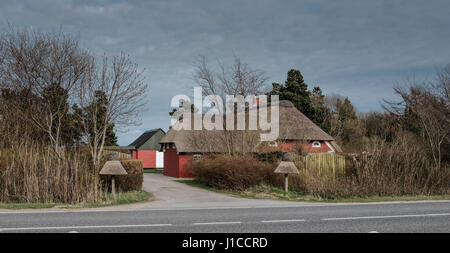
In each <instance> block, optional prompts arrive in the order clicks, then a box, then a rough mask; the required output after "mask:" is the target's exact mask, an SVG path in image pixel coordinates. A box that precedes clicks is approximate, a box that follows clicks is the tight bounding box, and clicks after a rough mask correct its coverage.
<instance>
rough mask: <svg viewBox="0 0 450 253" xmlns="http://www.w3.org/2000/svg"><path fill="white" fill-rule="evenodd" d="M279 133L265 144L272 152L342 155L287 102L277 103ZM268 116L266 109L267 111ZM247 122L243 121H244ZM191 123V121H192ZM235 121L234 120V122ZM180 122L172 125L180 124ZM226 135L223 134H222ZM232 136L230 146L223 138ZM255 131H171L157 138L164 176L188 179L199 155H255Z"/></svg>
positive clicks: (339, 150)
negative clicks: (273, 150) (241, 152)
mask: <svg viewBox="0 0 450 253" xmlns="http://www.w3.org/2000/svg"><path fill="white" fill-rule="evenodd" d="M279 105H280V107H279V109H280V111H279V120H280V121H279V122H280V125H279V127H280V131H279V138H278V140H277V141H274V142H271V143H265V144H267V145H265V146H270V147H272V148H275V149H279V150H282V151H283V152H287V151H290V150H298V149H301V150H302V152H304V153H317V152H342V150H341V149H340V148H339V146H338V145H337V144H336V142H335V141H334V139H333V137H331V136H330V135H328V134H327V133H325V132H324V131H323V130H322V129H320V127H318V126H317V125H315V124H314V123H313V122H312V121H311V120H310V119H308V118H307V117H306V116H305V115H304V114H303V113H301V112H300V111H299V110H297V108H295V107H294V105H293V104H292V103H291V102H289V101H280V102H279ZM267 111H268V115H270V107H268V108H267ZM246 121H247V120H246ZM192 122H193V121H192ZM235 122H236V121H235ZM180 123H181V121H179V122H177V123H176V124H180ZM224 132H226V133H224ZM227 134H229V135H230V136H233V138H231V139H232V140H235V141H234V142H233V143H231V144H230V143H229V142H227V141H226V140H225V139H226V138H227V137H226V135H227ZM259 134H260V132H259V131H249V130H247V131H242V130H241V131H238V130H234V131H218V130H212V131H207V130H179V131H177V130H173V129H170V130H169V131H168V132H167V134H166V135H165V136H164V137H163V138H162V139H161V141H160V144H161V150H163V151H164V175H166V176H171V177H192V176H193V175H192V161H193V160H195V159H200V157H201V155H202V154H207V153H226V152H228V151H230V149H233V150H234V151H237V152H239V151H242V150H243V149H245V150H246V151H247V152H256V151H257V150H258V148H260V147H261V146H264V145H262V144H263V143H261V142H260V141H259V140H260V139H259Z"/></svg>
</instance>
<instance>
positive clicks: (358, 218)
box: [321, 213, 450, 221]
mask: <svg viewBox="0 0 450 253" xmlns="http://www.w3.org/2000/svg"><path fill="white" fill-rule="evenodd" d="M431 216H450V213H430V214H403V215H386V216H362V217H342V218H324V219H321V220H324V221H333V220H363V219H390V218H408V217H431Z"/></svg>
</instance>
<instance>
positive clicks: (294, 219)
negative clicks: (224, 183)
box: [0, 201, 450, 233]
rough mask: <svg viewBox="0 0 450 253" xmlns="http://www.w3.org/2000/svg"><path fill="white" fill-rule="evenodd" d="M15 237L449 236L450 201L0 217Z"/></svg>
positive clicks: (3, 230) (3, 229)
mask: <svg viewBox="0 0 450 253" xmlns="http://www.w3.org/2000/svg"><path fill="white" fill-rule="evenodd" d="M11 232H13V233H20V232H61V233H67V232H73V233H75V232H79V233H85V232H191V233H196V232H225V233H228V232H244V233H245V232H275V233H277V232H280V233H285V232H362V233H367V232H379V233H386V232H407V233H409V232H450V201H439V202H406V203H377V204H373V203H366V204H329V205H323V204H320V205H307V206H270V207H263V206H259V207H253V208H248V207H243V208H232V207H224V208H203V209H197V208H186V209H168V210H162V209H144V210H143V209H137V210H130V211H118V210H108V211H92V210H90V211H70V212H62V211H50V212H48V211H47V212H29V211H27V212H16V211H12V212H1V213H0V233H11Z"/></svg>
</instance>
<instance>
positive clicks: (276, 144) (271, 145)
mask: <svg viewBox="0 0 450 253" xmlns="http://www.w3.org/2000/svg"><path fill="white" fill-rule="evenodd" d="M269 147H278V143H277V142H276V141H271V142H269Z"/></svg>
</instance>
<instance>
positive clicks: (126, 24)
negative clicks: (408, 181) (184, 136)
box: [0, 0, 450, 145]
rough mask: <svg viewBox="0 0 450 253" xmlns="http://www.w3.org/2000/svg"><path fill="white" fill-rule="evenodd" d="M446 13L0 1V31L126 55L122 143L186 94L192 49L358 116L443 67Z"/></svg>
mask: <svg viewBox="0 0 450 253" xmlns="http://www.w3.org/2000/svg"><path fill="white" fill-rule="evenodd" d="M449 10H450V1H448V0H442V1H433V0H431V1H423V0H418V1H415V0H414V1H413V0H405V1H391V0H385V1H377V0H369V1H363V0H354V1H344V0H339V1H335V0H330V1H317V0H314V1H299V0H295V1H268V0H254V1H245V0H240V1H234V0H223V1H211V0H205V1H190V0H180V1H167V0H161V1H118V0H111V1H107V0H104V1H75V0H72V1H70V0H39V1H4V0H0V30H5V29H6V27H7V24H8V23H10V24H12V25H15V26H20V27H32V28H33V29H39V30H41V31H52V30H58V29H59V27H62V29H63V30H64V31H66V32H70V33H74V34H76V35H79V36H80V39H81V42H82V46H83V47H86V48H89V49H90V50H91V51H92V52H93V53H95V54H97V55H102V54H103V53H106V54H108V55H113V54H118V53H120V52H121V51H123V52H126V53H128V54H130V55H131V56H132V57H133V59H135V61H136V62H137V63H138V64H139V66H140V67H141V68H143V69H144V68H145V76H146V81H147V82H148V84H149V97H148V104H147V109H146V111H145V112H144V113H143V115H142V123H143V124H142V125H141V126H137V127H130V128H129V129H126V131H120V132H118V136H119V144H121V145H128V144H129V143H130V142H131V141H133V140H134V139H135V138H136V137H137V136H138V135H139V134H140V133H142V132H143V131H145V130H147V129H152V128H157V127H161V128H163V129H165V130H167V129H168V126H169V124H170V118H169V116H168V111H169V110H170V100H171V98H172V97H173V96H174V95H176V94H187V95H192V92H193V91H192V90H190V89H188V88H189V87H192V86H193V85H194V83H193V81H192V72H193V62H194V61H195V60H196V58H197V57H198V56H199V55H206V56H208V57H209V58H210V59H211V60H213V61H214V60H217V59H219V60H222V61H224V62H225V63H230V62H231V61H232V59H233V56H234V55H236V56H239V57H240V58H241V60H243V61H244V62H246V63H248V64H249V65H250V66H251V67H252V68H255V69H261V70H264V71H265V73H266V76H267V77H268V84H269V85H270V83H272V82H284V80H285V78H286V72H287V71H288V70H289V69H291V68H295V69H300V70H301V72H302V74H303V76H304V78H305V81H306V83H307V84H308V85H309V86H310V87H312V86H320V87H321V88H322V90H323V91H324V93H325V94H330V93H338V94H341V95H343V96H348V97H349V98H350V100H351V101H352V103H353V104H354V105H355V106H356V107H357V108H358V110H359V111H362V112H365V111H370V110H380V102H381V100H382V99H383V98H393V97H392V86H393V85H394V84H395V83H396V82H399V81H402V80H404V79H405V78H406V77H408V76H412V75H413V74H415V76H416V78H419V79H432V78H433V74H434V73H435V68H436V67H439V66H442V65H444V64H447V63H450V15H449ZM119 130H120V129H119ZM122 130H123V129H122Z"/></svg>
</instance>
